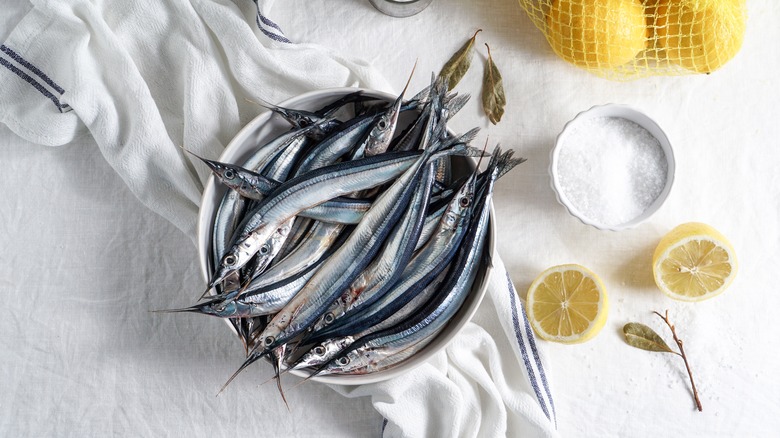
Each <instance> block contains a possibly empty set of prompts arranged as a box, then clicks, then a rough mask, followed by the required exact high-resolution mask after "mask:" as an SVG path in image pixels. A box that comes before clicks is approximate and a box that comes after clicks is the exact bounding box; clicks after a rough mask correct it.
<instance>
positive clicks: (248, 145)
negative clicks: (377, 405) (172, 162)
mask: <svg viewBox="0 0 780 438" xmlns="http://www.w3.org/2000/svg"><path fill="white" fill-rule="evenodd" d="M358 90H359V89H357V88H332V89H326V90H320V91H313V92H310V93H305V94H301V95H300V96H296V97H293V98H291V99H289V100H287V101H285V102H282V103H281V104H280V106H284V107H289V108H297V109H304V110H315V109H318V108H320V107H322V106H324V105H327V104H328V103H330V102H333V101H334V100H336V99H338V98H340V97H341V96H344V95H346V94H349V93H353V92H355V91H358ZM362 91H363V93H364V94H365V95H369V96H375V97H378V98H381V99H385V100H387V101H388V102H392V101H393V100H395V96H392V95H390V94H387V93H382V92H378V91H373V90H362ZM399 128H400V127H399ZM288 129H290V126H289V125H288V124H287V122H285V121H284V120H282V119H281V118H280V117H278V116H274V115H273V114H272V113H271V112H270V111H269V112H266V113H264V114H261V115H259V116H257V117H256V118H255V119H254V120H252V121H251V122H249V123H248V124H247V125H246V126H245V127H244V128H243V129H241V131H239V133H238V134H236V136H235V137H234V138H233V140H231V142H230V143H229V144H228V146H227V147H226V148H225V151H224V152H223V153H222V156H220V157H219V159H218V161H222V162H228V163H243V162H244V161H246V160H247V159H248V158H249V157H250V156H251V155H252V154H253V153H254V152H255V151H256V149H257V147H258V146H259V145H262V144H265V143H266V142H268V141H269V140H270V139H272V138H273V137H275V136H277V135H279V134H281V133H283V132H284V131H286V130H288ZM452 161H453V176H454V177H455V178H457V177H459V176H461V175H464V174H466V173H467V172H469V171H470V170H473V169H474V162H473V161H472V160H471V159H467V158H463V157H454V158H453V160H452ZM224 193H225V187H224V186H222V185H221V184H217V183H216V181H215V179H214V177H213V176H211V177H209V179H208V181H207V183H206V188H205V190H204V191H203V198H202V200H201V204H200V205H201V207H200V213H199V214H198V225H197V231H198V257H199V259H200V268H201V272H202V274H203V278H204V280H206V281H208V279H209V278H210V276H211V273H210V272H209V263H210V260H209V257H210V254H211V241H212V239H211V230H212V228H213V222H214V214H215V212H216V209H217V208H218V206H219V203H220V201H221V200H222V197H223V195H224ZM494 217H495V214H494V211H493V206H492V205H491V209H490V227H489V231H488V242H487V244H488V245H487V250H488V251H489V254H490V255H491V257H492V256H493V254H495V240H496V239H495V222H494ZM491 269H492V267H491V266H486V265H483V266H480V268H479V272H478V275H477V278H476V281H475V282H474V286H473V289H472V291H471V293H470V294H469V296H468V297H467V298H466V301H465V302H464V303H463V305H462V306H461V309H460V310H459V311H458V312H457V313H456V314H455V315H454V316H453V317H452V320H451V321H450V322H449V323H448V324H447V325H446V326H445V327H444V330H442V332H441V333H439V335H437V337H436V338H435V339H434V340H433V341H432V342H431V343H430V344H428V345H427V346H426V347H425V348H424V349H422V350H421V351H420V352H419V353H417V354H415V355H414V356H412V357H410V358H408V359H406V360H405V361H403V362H401V363H399V364H397V365H395V366H393V367H391V368H388V369H386V370H382V371H378V372H375V373H371V374H363V375H354V376H347V375H345V376H338V375H328V376H317V377H314V378H312V380H317V381H320V382H324V383H332V384H342V385H361V384H364V383H374V382H379V381H382V380H386V379H390V378H392V377H395V376H398V375H401V374H403V373H406V372H408V371H409V370H411V369H413V368H415V367H417V366H418V365H420V364H422V363H424V362H425V361H426V360H428V359H429V358H430V357H431V356H433V355H434V354H436V353H437V352H438V351H440V350H441V349H443V348H444V347H446V345H447V344H448V343H449V342H450V341H451V340H452V339H453V338H454V337H455V335H457V334H458V332H459V331H460V330H461V329H462V328H463V326H465V325H466V323H467V322H468V321H469V320H470V319H471V317H472V316H473V315H474V312H476V310H477V307H479V304H480V302H481V301H482V298H483V297H484V295H485V291H486V289H487V285H488V279H489V276H490V272H491ZM225 322H226V323H227V325H228V327H230V328H231V330H233V326H232V325H230V322H228V321H225ZM290 373H292V374H295V375H297V376H300V377H307V376H308V373H307V372H306V371H298V370H294V371H290Z"/></svg>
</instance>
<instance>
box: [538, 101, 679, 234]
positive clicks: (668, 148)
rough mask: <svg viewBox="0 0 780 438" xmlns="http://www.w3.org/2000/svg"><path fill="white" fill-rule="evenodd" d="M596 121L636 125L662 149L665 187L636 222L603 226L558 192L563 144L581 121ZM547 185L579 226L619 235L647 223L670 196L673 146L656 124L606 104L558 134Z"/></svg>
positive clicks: (581, 115) (583, 114) (624, 108)
mask: <svg viewBox="0 0 780 438" xmlns="http://www.w3.org/2000/svg"><path fill="white" fill-rule="evenodd" d="M595 117H618V118H622V119H626V120H629V121H631V122H634V123H636V124H637V125H639V126H641V127H642V128H644V129H645V130H647V131H648V132H649V133H650V135H652V136H653V137H654V138H655V139H656V140H658V143H659V144H660V146H661V149H662V150H663V152H664V155H665V157H666V164H667V167H666V183H665V185H664V187H663V189H662V190H661V192H660V193H659V195H658V196H657V197H656V199H655V200H654V201H653V202H652V203H651V204H650V205H649V206H648V207H647V208H646V209H645V210H644V211H643V212H642V213H641V214H640V215H638V216H636V217H635V218H633V219H631V220H629V221H627V222H624V223H621V224H605V223H600V222H598V221H597V220H595V219H593V218H589V217H587V216H586V215H585V214H584V213H583V212H582V211H580V210H579V209H578V208H577V207H576V206H575V204H574V203H573V202H572V200H571V199H569V198H568V197H567V196H566V194H565V193H564V191H563V190H562V189H561V186H560V181H559V177H558V172H557V169H558V160H559V156H560V152H561V149H562V148H563V147H564V145H565V144H566V141H567V140H568V139H569V138H568V137H569V134H570V133H571V131H572V130H573V128H574V127H575V126H577V125H578V124H579V123H582V122H583V121H584V120H588V119H591V118H595ZM549 173H550V182H551V183H550V185H551V186H552V189H553V192H554V193H555V196H556V198H557V199H558V202H559V203H560V204H561V205H563V206H564V207H566V210H567V211H568V212H569V214H571V215H572V216H574V217H575V218H577V219H579V220H580V221H581V222H582V223H584V224H586V225H591V226H593V227H596V228H598V229H600V230H611V231H619V230H625V229H628V228H632V227H635V226H637V225H639V224H640V223H642V222H644V221H645V220H647V219H648V218H649V217H650V216H652V215H653V213H655V212H656V211H657V210H658V209H659V208H661V205H663V203H664V201H666V198H667V197H668V196H669V192H670V191H671V190H672V184H673V183H674V173H675V160H674V152H673V151H672V145H671V143H670V142H669V138H668V137H667V136H666V133H664V131H663V130H662V129H661V127H660V126H658V124H657V123H656V122H655V121H654V120H653V119H651V118H650V117H648V116H647V115H645V114H644V113H642V112H639V111H637V110H635V109H633V108H631V107H629V106H626V105H617V104H607V105H598V106H594V107H592V108H590V109H589V110H587V111H583V112H581V113H579V114H577V116H576V117H574V118H573V119H572V120H571V121H569V122H568V123H567V124H566V125H565V126H564V128H563V130H562V131H561V133H560V134H558V137H557V138H556V141H555V147H553V149H552V151H551V152H550V168H549Z"/></svg>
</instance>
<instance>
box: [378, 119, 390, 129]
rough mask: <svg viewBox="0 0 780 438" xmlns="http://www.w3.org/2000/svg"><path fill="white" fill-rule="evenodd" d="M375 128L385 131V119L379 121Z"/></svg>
mask: <svg viewBox="0 0 780 438" xmlns="http://www.w3.org/2000/svg"><path fill="white" fill-rule="evenodd" d="M376 126H377V128H379V129H381V130H382V131H384V130H385V129H387V121H386V120H385V119H380V120H379V122H378V123H377V124H376Z"/></svg>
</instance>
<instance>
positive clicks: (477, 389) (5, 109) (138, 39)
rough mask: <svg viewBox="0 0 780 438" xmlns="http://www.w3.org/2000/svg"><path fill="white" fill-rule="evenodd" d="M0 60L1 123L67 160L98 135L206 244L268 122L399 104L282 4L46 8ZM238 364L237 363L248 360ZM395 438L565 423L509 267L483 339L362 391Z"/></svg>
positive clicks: (226, 1)
mask: <svg viewBox="0 0 780 438" xmlns="http://www.w3.org/2000/svg"><path fill="white" fill-rule="evenodd" d="M32 3H33V9H32V10H31V11H30V12H29V13H28V14H27V15H26V16H25V17H24V18H23V20H22V21H21V22H19V23H18V25H17V27H16V28H15V29H14V30H13V31H12V32H11V34H10V36H9V38H8V39H7V40H6V41H5V43H4V44H2V45H0V80H1V81H2V84H3V87H2V88H1V89H0V121H2V122H3V123H4V124H6V125H8V126H9V127H10V128H11V129H12V130H13V131H14V132H15V133H17V134H18V135H20V136H21V137H24V138H26V139H28V140H30V141H32V142H35V143H39V144H42V145H49V146H57V145H63V144H67V143H69V142H70V141H71V140H73V139H74V138H75V137H76V136H78V135H82V133H88V134H89V135H91V136H92V137H94V139H95V142H96V143H97V145H98V146H99V148H100V150H101V152H102V154H103V156H104V157H105V158H106V160H107V161H108V163H109V164H110V165H111V166H112V168H113V169H115V170H116V172H117V173H118V174H119V175H120V176H121V177H122V179H123V180H124V181H125V182H126V183H127V185H128V186H129V188H130V189H131V190H132V192H133V193H134V194H135V195H136V196H137V197H138V198H139V199H140V200H141V201H142V202H143V203H144V204H145V205H147V206H148V207H149V208H150V209H152V210H153V211H155V212H157V213H158V214H160V215H161V216H163V217H164V218H166V219H167V220H169V221H171V222H172V223H173V224H175V225H176V226H177V227H178V228H179V229H181V230H182V231H183V232H184V233H185V234H186V235H188V236H190V237H191V238H192V239H193V240H194V239H195V224H196V218H197V212H198V208H199V203H200V199H201V192H202V189H203V182H204V181H205V179H206V178H207V176H208V174H207V169H206V168H205V167H204V166H202V165H200V164H199V163H193V162H192V161H190V157H188V156H187V155H186V154H185V153H184V152H183V151H182V149H181V148H180V146H182V145H185V146H186V147H187V148H188V149H189V150H192V151H194V152H196V153H198V154H201V155H203V156H209V157H216V156H219V155H220V153H221V152H222V150H223V149H224V148H225V146H226V145H227V144H228V142H229V141H230V139H231V138H232V137H233V136H234V135H235V133H236V132H238V130H239V129H240V128H241V127H242V126H243V125H245V124H246V123H247V122H249V121H250V120H251V119H252V118H253V117H255V116H256V115H257V114H258V113H260V112H262V110H261V109H260V108H259V107H257V106H256V105H255V104H253V103H250V102H249V101H247V99H250V100H257V99H263V100H266V101H270V102H278V101H281V100H284V99H286V98H288V97H291V96H294V95H297V94H300V93H303V92H306V91H311V90H315V89H321V88H327V87H342V86H363V87H369V88H375V89H380V90H385V91H390V87H389V86H388V85H387V83H386V81H385V80H384V79H383V78H382V76H381V75H380V74H378V73H377V72H376V71H375V70H374V69H373V68H371V67H370V66H369V65H367V64H366V63H364V62H362V61H359V60H352V59H349V58H347V57H344V56H340V55H338V54H336V53H333V52H331V51H329V50H327V49H325V48H322V47H319V46H317V45H313V44H303V43H294V42H293V40H294V38H290V37H289V36H287V35H286V34H285V33H284V32H283V31H282V27H283V26H280V25H278V24H277V23H275V22H274V21H273V20H272V19H271V18H270V17H271V15H272V11H271V9H272V6H273V3H274V2H273V1H262V0H259V1H255V2H254V3H252V2H249V1H248V0H246V1H242V0H235V2H234V1H231V0H168V1H166V2H144V1H140V0H93V1H88V0H67V1H65V0H36V1H33V2H32ZM237 359H238V358H237ZM334 389H335V390H337V391H339V392H340V393H342V394H344V395H346V396H348V397H357V396H370V397H371V398H372V401H373V404H374V406H375V407H376V409H377V411H378V412H380V413H381V414H382V415H384V416H385V418H386V419H387V425H386V427H385V431H384V434H385V436H426V437H431V436H441V437H452V436H504V435H506V436H520V435H533V436H550V435H554V434H555V421H556V417H555V408H554V406H553V400H552V396H551V388H550V384H549V382H548V378H547V376H546V374H545V368H544V361H543V358H542V356H541V352H540V351H539V349H538V347H537V346H536V345H535V343H534V338H533V334H532V332H531V330H530V326H529V325H528V321H527V320H526V319H525V313H524V312H523V309H522V303H521V302H520V300H519V298H518V297H517V295H516V293H515V291H514V289H513V287H512V284H511V281H510V280H509V277H508V275H507V273H506V271H505V269H504V267H503V264H502V262H501V260H500V259H499V258H496V259H494V272H493V276H492V277H491V281H490V286H489V289H488V295H487V297H486V298H485V301H484V302H483V304H482V305H481V307H480V309H479V310H478V312H477V315H476V316H475V318H474V320H473V322H472V323H470V324H469V325H468V326H467V327H466V328H465V329H464V330H463V332H462V333H461V334H460V335H458V337H457V338H456V339H455V340H454V341H453V342H452V343H451V344H450V345H449V346H448V347H447V348H446V351H443V352H441V353H440V354H439V355H437V356H436V357H435V358H434V359H433V360H431V362H430V363H427V364H425V365H423V366H421V367H420V368H418V369H416V370H415V371H414V372H411V373H408V374H407V375H404V376H401V377H398V378H395V379H393V380H391V381H387V382H382V383H377V384H372V385H364V386H360V387H335V388H334Z"/></svg>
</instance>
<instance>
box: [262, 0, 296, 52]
mask: <svg viewBox="0 0 780 438" xmlns="http://www.w3.org/2000/svg"><path fill="white" fill-rule="evenodd" d="M252 1H253V2H254V3H255V7H256V8H257V16H255V22H256V23H257V28H258V29H260V31H261V32H263V34H264V35H265V36H267V37H268V38H271V39H272V40H274V41H278V42H280V43H287V44H292V43H293V42H292V41H290V40H288V39H287V37H286V36H284V31H283V30H282V28H281V27H279V25H278V24H276V23H274V22H273V21H271V20H270V19H269V18H268V17H266V16H264V15H263V14H262V13H260V5H258V4H257V0H252ZM261 21H262V22H263V24H265V25H266V26H269V27H271V28H274V29H276V30H278V31H279V33H281V35H278V34H276V33H274V32H271V31H269V30H266V29H265V28H264V27H263V25H262V24H260V22H261Z"/></svg>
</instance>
